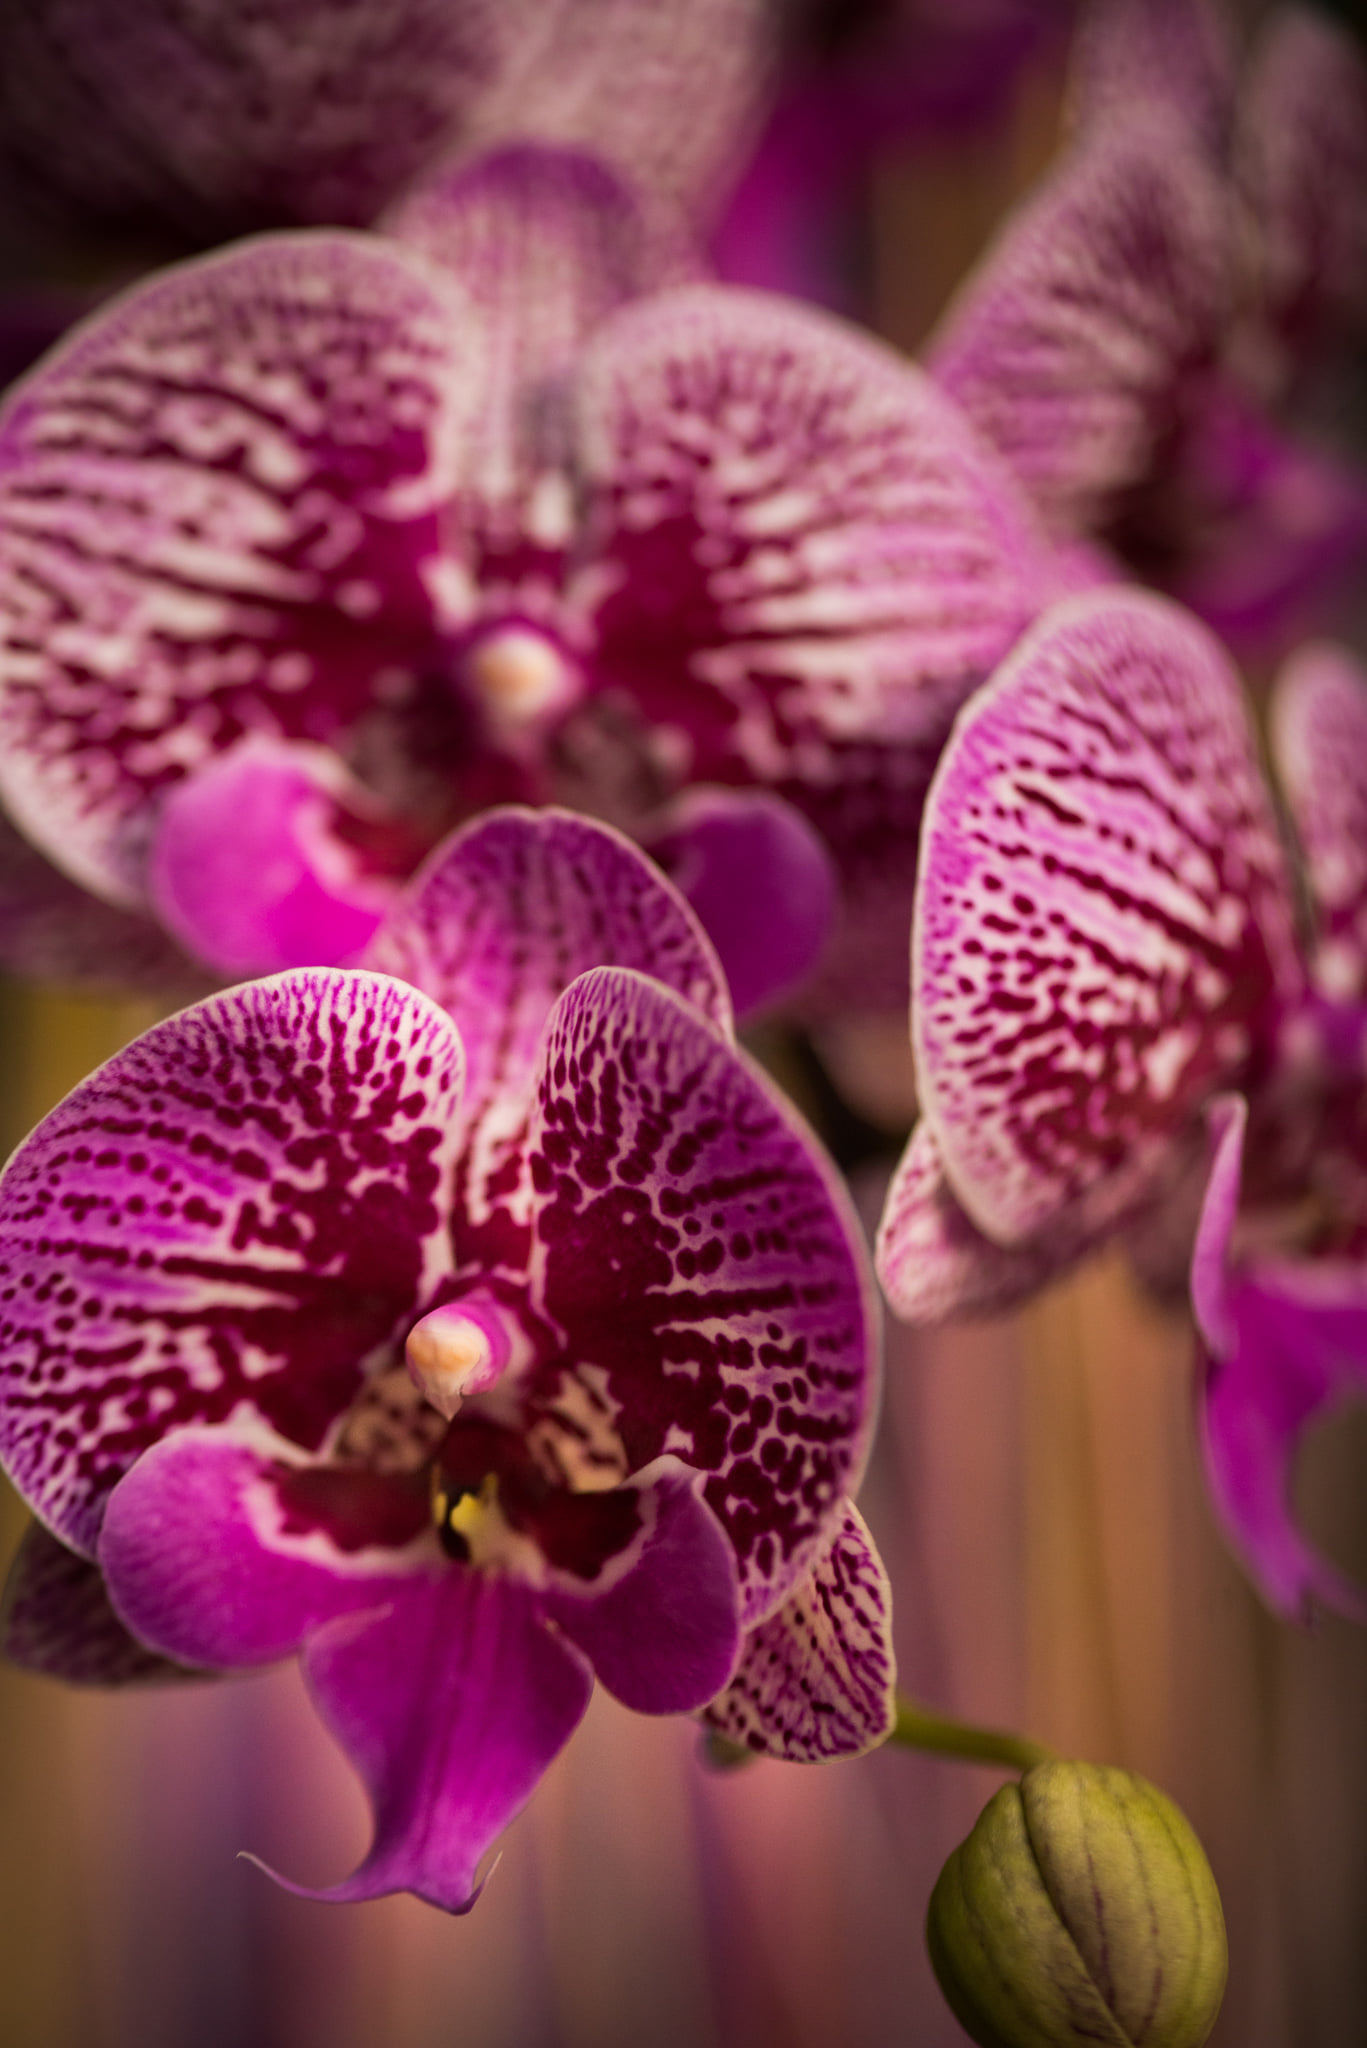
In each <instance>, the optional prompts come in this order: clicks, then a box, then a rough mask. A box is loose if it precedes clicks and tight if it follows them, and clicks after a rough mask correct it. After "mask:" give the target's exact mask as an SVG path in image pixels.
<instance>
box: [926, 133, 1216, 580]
mask: <svg viewBox="0 0 1367 2048" xmlns="http://www.w3.org/2000/svg"><path fill="white" fill-rule="evenodd" d="M1233 226H1234V223H1233V216H1232V212H1231V209H1230V207H1229V204H1228V201H1227V199H1226V196H1225V193H1224V190H1223V187H1222V185H1221V184H1220V181H1219V179H1218V176H1217V174H1216V172H1215V170H1214V169H1213V168H1212V167H1211V166H1210V165H1209V164H1208V163H1207V162H1206V161H1205V159H1204V157H1203V156H1202V154H1201V153H1200V151H1199V150H1198V148H1197V147H1196V144H1195V142H1194V141H1193V139H1192V138H1191V137H1190V136H1189V135H1188V133H1187V132H1186V128H1185V125H1184V123H1182V122H1181V121H1179V120H1177V119H1175V118H1173V117H1171V116H1168V117H1163V116H1162V115H1160V114H1157V113H1153V114H1147V115H1144V116H1143V117H1140V116H1135V117H1132V118H1131V119H1129V120H1127V121H1123V122H1117V123H1111V124H1108V125H1107V127H1106V128H1105V130H1104V132H1102V133H1100V134H1097V135H1095V136H1093V137H1090V138H1084V140H1083V142H1082V143H1081V144H1080V145H1079V146H1078V147H1077V148H1076V149H1075V150H1074V151H1073V152H1072V153H1071V154H1070V155H1069V156H1068V157H1067V158H1066V159H1065V161H1064V163H1063V164H1062V166H1061V168H1060V169H1059V170H1058V171H1057V172H1056V173H1055V174H1054V176H1053V177H1052V178H1051V179H1050V181H1049V183H1048V184H1047V185H1046V186H1045V187H1044V189H1043V190H1042V191H1041V192H1040V193H1039V195H1038V196H1037V197H1036V198H1034V199H1033V200H1032V201H1031V202H1030V203H1029V204H1028V205H1027V206H1026V207H1025V208H1024V210H1023V211H1021V212H1020V213H1019V214H1017V215H1016V216H1015V217H1014V218H1013V219H1011V220H1010V221H1008V223H1007V225H1006V227H1005V228H1004V229H1003V231H1002V233H1001V235H1000V237H999V239H998V241H997V242H996V244H995V245H994V247H993V248H992V249H990V250H989V251H988V253H987V255H986V256H985V257H984V259H983V261H982V263H981V264H980V265H979V267H978V269H977V271H976V272H975V273H974V274H973V276H971V277H970V279H969V280H968V283H967V284H966V285H965V286H964V288H963V290H962V292H961V293H960V295H959V297H958V298H957V299H956V300H955V302H954V303H953V304H952V305H951V307H950V309H949V311H948V313H947V314H946V316H945V320H944V322H943V325H942V327H941V329H940V331H939V333H938V334H937V336H936V338H935V339H934V340H933V342H932V344H931V349H930V354H929V357H928V361H929V365H930V368H931V371H932V372H933V374H934V376H935V378H936V380H937V381H938V382H939V383H940V384H941V385H942V387H943V388H944V390H945V391H946V392H947V393H948V394H949V396H950V397H951V398H952V399H953V400H954V402H955V404H956V405H958V406H959V407H960V408H961V409H962V410H963V412H964V413H965V414H966V416H967V417H968V419H969V420H970V421H971V422H972V424H973V425H974V427H975V428H976V429H977V431H978V433H979V434H980V435H981V436H982V438H983V439H984V440H985V441H986V442H987V443H988V444H989V445H990V446H992V447H994V448H995V449H996V450H997V452H998V454H999V455H1000V456H1001V457H1002V458H1003V459H1004V460H1005V462H1006V463H1007V465H1008V467H1009V468H1010V469H1011V471H1012V473H1013V474H1014V476H1015V477H1016V479H1017V482H1018V483H1019V484H1020V485H1021V487H1022V488H1023V489H1024V490H1025V491H1026V492H1027V494H1028V495H1029V497H1030V499H1031V501H1032V502H1033V504H1034V505H1035V507H1036V509H1037V510H1038V512H1039V514H1040V516H1041V517H1042V519H1043V520H1044V523H1045V525H1046V526H1047V527H1048V529H1049V531H1050V532H1051V533H1052V534H1054V535H1055V536H1056V537H1057V538H1059V539H1060V540H1064V539H1068V538H1070V537H1075V536H1081V535H1087V534H1092V533H1096V532H1098V531H1102V530H1104V528H1105V526H1106V524H1107V522H1108V520H1109V519H1110V518H1111V516H1112V515H1113V514H1114V512H1115V511H1116V510H1117V509H1118V506H1119V501H1120V499H1121V496H1122V494H1123V493H1124V492H1125V491H1126V490H1127V488H1129V487H1132V486H1134V485H1136V484H1139V483H1141V482H1143V481H1144V479H1145V478H1146V477H1147V476H1148V474H1149V473H1150V470H1151V468H1152V466H1153V464H1154V461H1155V457H1156V454H1157V453H1158V451H1159V450H1160V449H1161V448H1162V447H1163V446H1164V444H1165V442H1166V440H1167V438H1168V436H1169V435H1170V434H1171V432H1172V430H1173V429H1174V427H1175V426H1176V425H1177V423H1178V420H1179V418H1180V413H1181V406H1182V401H1183V397H1184V389H1183V387H1184V384H1185V382H1186V381H1187V380H1188V379H1190V377H1191V376H1192V375H1193V374H1194V373H1199V372H1201V371H1203V370H1206V369H1208V368H1209V366H1210V365H1211V363H1212V361H1213V359H1214V356H1215V354H1216V352H1217V349H1218V348H1219V347H1220V346H1221V345H1222V343H1223V339H1224V330H1225V325H1226V322H1227V319H1228V317H1229V314H1230V312H1231V310H1232V306H1233V287H1234V275H1233V261H1232V252H1233V249H1234V246H1235V237H1234V233H1233Z"/></svg>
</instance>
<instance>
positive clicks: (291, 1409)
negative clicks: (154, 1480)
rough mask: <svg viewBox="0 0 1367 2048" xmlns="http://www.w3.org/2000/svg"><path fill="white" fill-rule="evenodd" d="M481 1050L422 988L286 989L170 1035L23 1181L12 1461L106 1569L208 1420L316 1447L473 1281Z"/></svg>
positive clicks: (199, 1009)
mask: <svg viewBox="0 0 1367 2048" xmlns="http://www.w3.org/2000/svg"><path fill="white" fill-rule="evenodd" d="M461 1066H462V1058H461V1047H460V1041H459V1039H458V1037H457V1036H456V1033H455V1030H454V1028H453V1026H452V1025H451V1023H450V1021H449V1019H448V1018H447V1017H446V1016H445V1015H444V1014H443V1013H442V1012H441V1011H439V1010H438V1009H437V1008H436V1007H435V1005H433V1004H432V1003H431V1002H429V1001H428V999H427V998H426V997H425V996H422V995H420V994H419V993H418V992H417V991H416V990H413V989H408V988H403V987H401V986H400V985H399V984H397V983H395V982H392V981H389V980H387V979H385V978H383V977H380V976H375V975H360V974H352V973H347V972H343V971H339V970H331V971H329V970H318V971H316V972H312V973H304V972H300V973H295V974H287V975H281V976H280V977H279V978H278V979H276V980H273V981H266V982H256V983H252V984H249V985H248V986H246V987H244V988H240V989H235V990H232V991H230V992H229V993H228V994H226V995H222V996H216V997H213V998H211V999H210V1000H209V1001H208V1002H205V1003H201V1004H199V1005H197V1006H196V1007H195V1008H193V1009H190V1010H186V1011H183V1012H182V1013H181V1014H180V1015H179V1016H178V1017H173V1018H171V1019H170V1021H169V1022H168V1023H165V1024H161V1025H158V1026H157V1027H156V1028H155V1029H154V1030H152V1031H150V1032H148V1033H147V1035H146V1036H145V1037H143V1038H141V1039H139V1040H138V1041H137V1042H136V1043H135V1044H133V1045H131V1046H129V1047H127V1048H126V1050H125V1051H123V1052H121V1053H119V1054H117V1055H116V1056H115V1058H114V1059H112V1060H111V1061H110V1062H109V1063H108V1065H107V1066H104V1067H102V1068H101V1069H100V1070H99V1072H98V1073H96V1074H94V1075H92V1076H91V1077H90V1079H89V1080H87V1081H84V1082H82V1084H81V1085H80V1087H79V1088H77V1089H76V1090H75V1091H74V1093H73V1094H71V1095H69V1096H68V1097H67V1099H66V1101H65V1102H64V1103H62V1104H61V1105H60V1106H59V1107H58V1108H57V1109H56V1110H54V1111H53V1113H52V1114H51V1116H49V1117H48V1118H47V1119H46V1120H45V1122H44V1123H43V1124H42V1125H41V1126H40V1127H39V1129H38V1130H37V1131H36V1132H35V1133H34V1134H33V1136H32V1137H31V1138H29V1139H28V1141H27V1142H26V1143H25V1144H24V1145H22V1146H21V1147H20V1149H19V1151H18V1152H17V1153H16V1154H15V1156H14V1158H13V1159H12V1160H11V1162H10V1164H9V1166H8V1168H7V1169H6V1172H5V1176H4V1180H3V1183H2V1184H0V1344H2V1345H3V1363H2V1364H0V1454H3V1457H4V1462H5V1466H6V1469H7V1470H8V1471H9V1473H10V1474H11V1476H12V1477H13V1479H14V1481H15V1483H16V1485H17V1486H18V1487H19V1489H20V1491H21V1492H22V1493H23V1494H24V1496H25V1498H26V1499H27V1500H28V1501H29V1502H30V1504H31V1505H32V1506H33V1507H34V1508H35V1509H36V1510H37V1511H38V1512H39V1513H40V1514H41V1515H42V1516H43V1518H44V1520H45V1521H47V1522H48V1523H49V1524H50V1525H51V1527H52V1528H53V1530H54V1531H55V1532H56V1534H57V1535H59V1536H60V1537H62V1538H63V1540H64V1541H66V1542H68V1543H70V1544H71V1545H72V1546H73V1548H75V1549H78V1550H81V1551H84V1552H86V1553H87V1554H89V1553H90V1552H92V1551H93V1548H94V1543H95V1537H96V1533H97V1530H98V1527H99V1521H100V1516H101V1513H102V1510H103V1505H104V1500H105V1496H106V1495H107V1493H108V1491H109V1489H110V1488H111V1487H112V1486H113V1485H114V1484H115V1483H116V1481H117V1480H118V1479H119V1478H120V1477H121V1476H122V1474H123V1473H124V1472H125V1471H126V1470H127V1469H128V1467H129V1466H130V1465H131V1464H132V1463H133V1462H134V1460H135V1459H136V1458H137V1457H138V1456H139V1455H140V1454H141V1453H142V1452H143V1451H144V1450H146V1449H147V1447H148V1446H149V1445H150V1444H152V1443H154V1442H155V1441H156V1440H157V1439H158V1438H159V1437H162V1436H164V1435H165V1434H166V1433H167V1432H168V1431H169V1430H172V1429H174V1428H176V1427H178V1426H180V1425H183V1424H187V1423H221V1422H226V1421H228V1420H230V1419H233V1420H242V1419H249V1418H256V1419H259V1420H260V1421H261V1422H263V1423H264V1424H265V1425H266V1426H267V1427H269V1428H272V1429H274V1430H277V1431H279V1432H280V1433H281V1434H282V1435H284V1436H286V1437H288V1438H290V1439H291V1441H293V1442H295V1443H298V1444H300V1445H303V1446H304V1447H306V1448H310V1449H314V1448H317V1447H318V1446H319V1445H320V1444H321V1443H322V1441H323V1439H324V1437H325V1435H326V1433H327V1432H328V1430H329V1429H330V1427H331V1426H332V1425H333V1423H334V1422H335V1421H336V1420H337V1418H338V1417H339V1416H340V1415H341V1413H342V1412H343V1411H344V1410H345V1408H346V1407H347V1406H348V1404H349V1403H350V1402H351V1400H352V1399H353V1397H354V1396H355V1394H356V1393H357V1391H358V1389H359V1387H360V1384H361V1379H362V1375H363V1372H364V1370H365V1367H366V1364H367V1362H368V1360H369V1359H370V1358H371V1357H372V1356H373V1355H374V1354H375V1353H376V1352H377V1351H378V1349H379V1347H381V1346H383V1345H385V1344H386V1343H387V1342H388V1341H389V1339H390V1338H391V1337H392V1336H393V1334H394V1333H395V1331H396V1329H397V1328H398V1327H399V1326H400V1325H401V1324H403V1323H404V1321H405V1319H411V1317H412V1315H413V1313H414V1311H415V1307H416V1305H417V1303H418V1301H419V1298H420V1296H421V1295H422V1293H423V1291H424V1290H425V1289H426V1288H428V1287H430V1285H431V1284H432V1281H433V1278H434V1277H435V1275H436V1274H437V1273H439V1272H440V1271H441V1270H442V1269H443V1268H444V1266H445V1264H446V1263H447V1261H448V1259H449V1251H448V1249H447V1245H448V1238H447V1203H448V1201H449V1194H448V1191H447V1182H448V1179H449V1164H450V1159H451V1152H452V1145H453V1138H452V1122H453V1110H454V1108H455V1105H456V1103H457V1102H458V1100H459V1094H460V1086H461Z"/></svg>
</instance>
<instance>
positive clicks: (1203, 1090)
mask: <svg viewBox="0 0 1367 2048" xmlns="http://www.w3.org/2000/svg"><path fill="white" fill-rule="evenodd" d="M912 989H913V998H912V1040H913V1045H914V1047H915V1051H916V1059H917V1071H918V1075H919V1080H920V1087H921V1096H922V1103H923V1107H924V1110H925V1114H926V1116H927V1117H928V1118H929V1120H930V1121H931V1123H932V1124H933V1125H934V1128H935V1132H936V1135H937V1137H938V1139H939V1142H940V1146H941V1150H942V1153H943V1157H944V1164H945V1170H946V1172H947V1174H948V1176H949V1179H950V1182H951V1185H952V1186H953V1188H954V1190H955V1192H956V1194H957V1195H958V1197H959V1199H960V1201H961V1202H962V1203H963V1205H964V1207H965V1208H966V1209H967V1210H968V1212H969V1214H970V1216H971V1217H972V1219H973V1221H974V1222H975V1223H976V1224H977V1225H978V1227H979V1228H980V1229H981V1230H983V1231H985V1232H986V1233H987V1234H988V1235H989V1236H990V1237H993V1238H995V1239H997V1240H999V1241H1000V1242H1001V1243H1004V1244H1018V1243H1020V1242H1022V1241H1023V1240H1025V1239H1028V1238H1030V1237H1032V1236H1034V1235H1035V1234H1036V1233H1038V1232H1040V1231H1042V1230H1044V1229H1046V1228H1048V1227H1053V1226H1055V1225H1057V1224H1058V1223H1059V1221H1060V1219H1066V1221H1067V1227H1068V1228H1069V1230H1075V1231H1077V1232H1078V1233H1080V1234H1082V1235H1086V1234H1088V1233H1093V1232H1097V1231H1100V1230H1102V1229H1104V1228H1105V1227H1106V1226H1107V1225H1108V1224H1110V1223H1113V1222H1115V1221H1116V1220H1118V1219H1119V1218H1120V1217H1121V1216H1122V1215H1124V1214H1125V1213H1126V1212H1127V1211H1131V1210H1133V1208H1134V1207H1135V1205H1136V1204H1137V1203H1138V1202H1139V1201H1140V1200H1142V1198H1143V1196H1144V1194H1145V1192H1146V1191H1148V1190H1149V1189H1151V1188H1152V1187H1153V1185H1154V1184H1155V1180H1156V1178H1157V1176H1158V1175H1159V1173H1160V1172H1161V1171H1162V1169H1163V1168H1164V1166H1165V1164H1166V1163H1167V1162H1168V1161H1169V1159H1170V1155H1171V1147H1172V1143H1173V1140H1174V1137H1175V1136H1177V1135H1179V1134H1180V1133H1181V1132H1182V1130H1183V1128H1184V1126H1185V1125H1186V1123H1187V1122H1188V1120H1189V1119H1190V1118H1191V1117H1192V1116H1193V1115H1194V1114H1195V1113H1196V1112H1197V1111H1198V1110H1199V1108H1200V1107H1201V1105H1202V1103H1203V1102H1204V1101H1205V1100H1206V1099H1207V1098H1208V1097H1209V1096H1210V1095H1211V1094H1212V1093H1213V1092H1215V1090H1217V1089H1218V1088H1220V1087H1221V1086H1223V1085H1227V1084H1228V1083H1230V1082H1231V1081H1234V1080H1237V1077H1238V1075H1239V1073H1240V1071H1241V1069H1242V1067H1243V1066H1244V1064H1245V1063H1246V1062H1247V1060H1248V1059H1249V1057H1250V1054H1251V1053H1252V1051H1253V1050H1254V1048H1255V1045H1257V1044H1258V1043H1259V1042H1260V1034H1261V1033H1263V1032H1265V1031H1270V1030H1272V1029H1273V1028H1275V1024H1276V1022H1277V1020H1278V1014H1279V1010H1278V1006H1279V1003H1281V1002H1282V1001H1291V1000H1294V999H1295V998H1296V997H1298V996H1299V994H1300V990H1301V970H1300V966H1299V961H1298V956H1297V953H1296V949H1295V944H1294V938H1293V933H1292V928H1291V897H1290V885H1289V881H1288V878H1287V875H1286V873H1285V865H1284V861H1283V857H1282V852H1281V847H1280V844H1279V841H1278V836H1277V831H1276V826H1275V823H1274V821H1273V818H1272V814H1271V807H1270V803H1269V800H1268V796H1267V792H1266V789H1265V787H1264V785H1263V782H1262V778H1261V775H1260V773H1259V770H1258V763H1257V757H1256V753H1255V750H1254V741H1253V736H1252V733H1251V730H1250V727H1249V723H1248V718H1247V714H1246V712H1245V709H1244V705H1243V702H1242V698H1241V694H1240V689H1239V683H1238V679H1237V677H1236V675H1235V674H1234V671H1233V669H1232V668H1231V667H1230V665H1229V663H1228V660H1227V658H1226V657H1225V655H1224V653H1223V652H1222V650H1221V648H1220V646H1219V644H1218V642H1216V641H1215V640H1214V639H1213V638H1212V637H1211V636H1210V635H1209V634H1207V633H1206V631H1205V630H1204V628H1202V627H1201V626H1199V625H1198V624H1197V622H1196V621H1195V620H1194V619H1191V618H1189V617H1188V616H1187V615H1186V614H1184V613H1183V612H1181V611H1180V610H1179V609H1178V608H1177V607H1176V606H1173V605H1170V604H1167V603H1165V602H1164V601H1163V600H1161V599H1158V598H1154V597H1149V596H1144V595H1141V594H1138V593H1134V594H1130V593H1121V594H1116V595H1111V594H1108V593H1100V594H1098V595H1096V596H1094V597H1090V598H1079V599H1074V600H1071V601H1070V602H1069V603H1068V604H1066V605H1063V606H1060V607H1059V608H1058V609H1057V610H1056V611H1054V612H1052V613H1050V614H1049V615H1048V616H1047V617H1046V618H1045V619H1044V620H1043V621H1042V622H1041V624H1040V626H1039V627H1038V629H1037V630H1036V631H1035V632H1033V633H1032V634H1031V635H1029V637H1028V638H1027V639H1026V641H1024V642H1023V643H1022V645H1021V646H1020V647H1019V648H1018V649H1017V650H1016V652H1015V654H1014V655H1013V656H1012V657H1011V659H1010V660H1009V661H1008V662H1007V663H1006V664H1005V665H1004V667H1003V668H1002V669H1001V671H1000V672H999V674H998V675H997V676H996V677H995V678H994V679H993V681H992V683H991V684H990V685H989V687H988V688H987V689H986V690H984V691H982V692H981V693H980V694H979V695H978V697H977V698H975V699H974V701H973V703H972V704H971V705H970V706H969V707H968V708H967V710H966V712H965V714H964V716H963V717H962V718H961V720H960V722H959V725H958V726H957V728H956V730H955V735H954V739H953V741H952V742H951V744H950V746H949V748H948V749H947V750H946V753H945V756H944V758H943V760H942V762H941V765H940V769H939V772H938V774H937V777H936V782H935V786H934V788H933V789H932V792H931V796H930V801H929V804H928V805H927V810H926V820H925V828H924V832H923V837H922V858H921V868H920V873H919V876H918V881H917V906H916V921H915V926H914V933H913V942H912Z"/></svg>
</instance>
